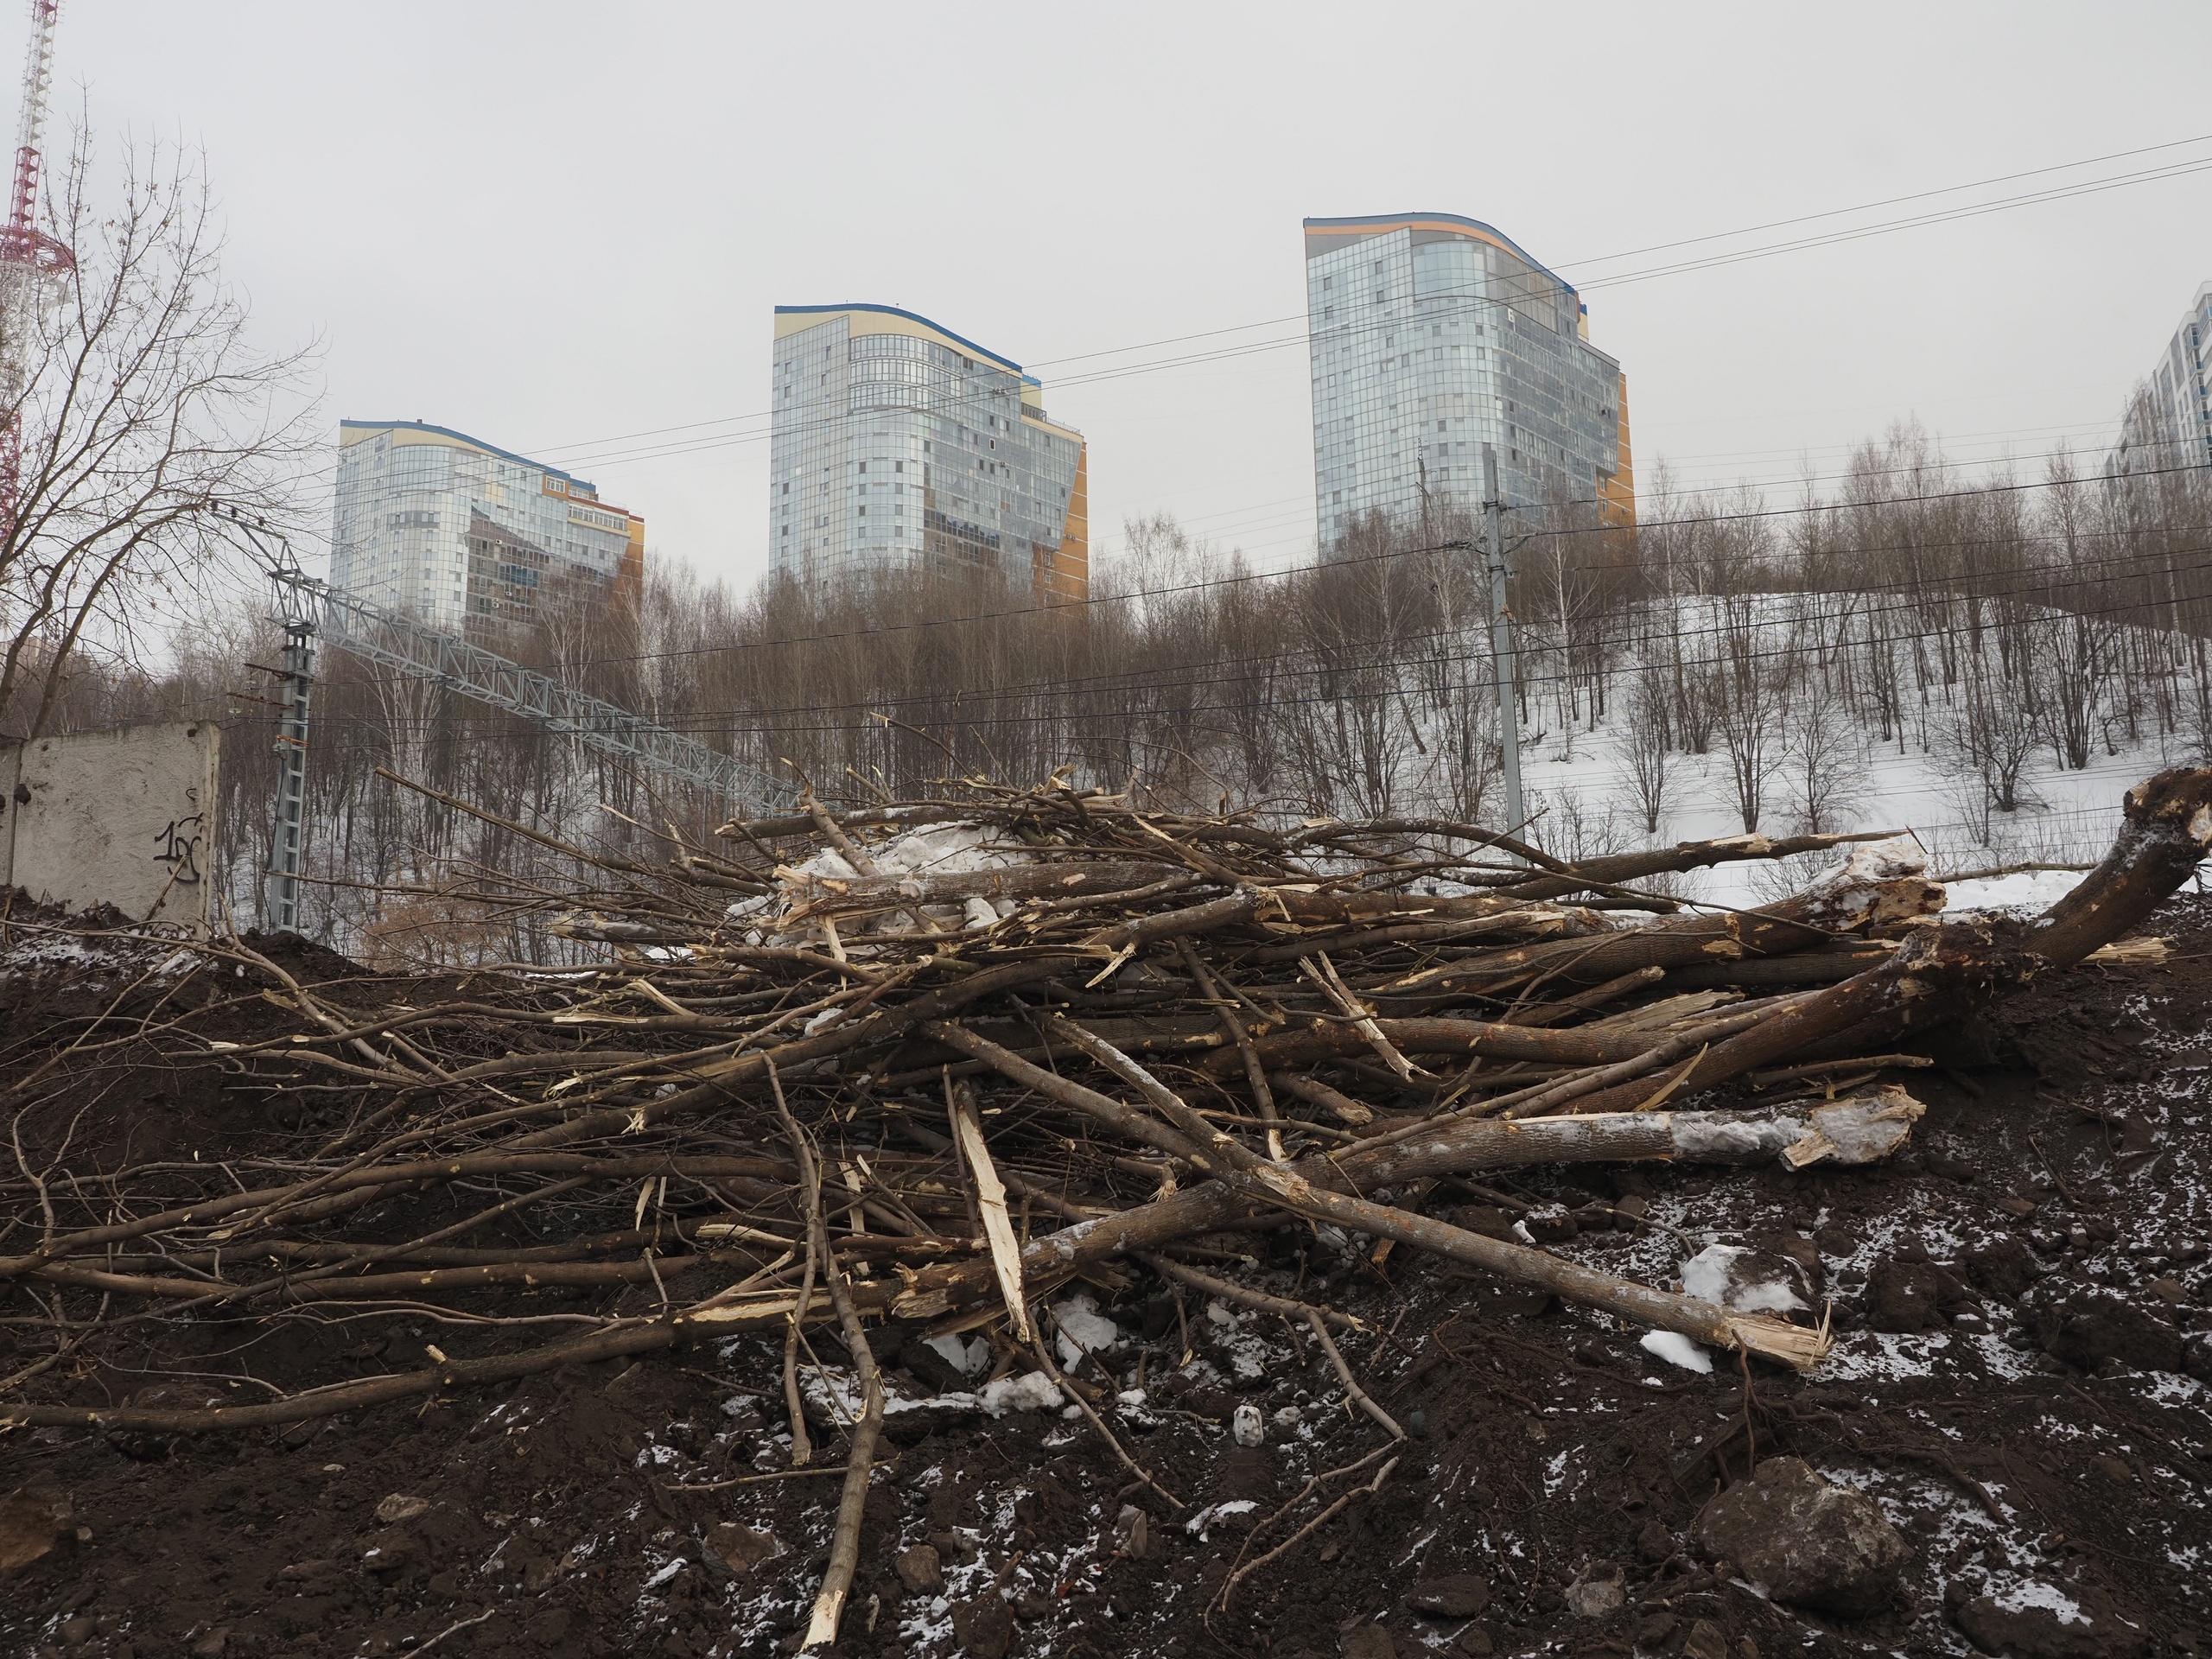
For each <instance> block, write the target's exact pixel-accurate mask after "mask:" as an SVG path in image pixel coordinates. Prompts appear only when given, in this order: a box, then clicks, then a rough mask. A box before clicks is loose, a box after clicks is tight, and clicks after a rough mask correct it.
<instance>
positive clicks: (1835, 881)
mask: <svg viewBox="0 0 2212 1659" xmlns="http://www.w3.org/2000/svg"><path fill="white" fill-rule="evenodd" d="M1927 873H1928V855H1927V854H1926V853H1925V852H1923V850H1922V849H1921V846H1920V843H1919V842H1917V841H1916V840H1915V839H1914V838H1913V837H1912V836H1889V837H1888V838H1887V839H1885V840H1883V841H1868V842H1860V843H1859V845H1858V846H1856V847H1853V849H1851V851H1850V852H1849V853H1848V854H1847V855H1845V857H1844V861H1843V862H1842V863H1840V864H1839V865H1838V866H1836V868H1834V869H1833V870H1830V871H1829V872H1828V873H1827V874H1826V875H1824V876H1822V877H1821V879H1820V880H1817V881H1815V882H1814V883H1813V885H1812V886H1811V887H1808V888H1807V889H1806V893H1807V895H1808V898H1810V899H1811V900H1812V913H1813V914H1814V915H1815V917H1817V918H1821V919H1822V920H1824V921H1827V922H1828V923H1830V924H1831V925H1837V926H1842V927H1859V926H1866V925H1871V924H1872V923H1875V922H1887V921H1905V920H1910V918H1913V917H1915V916H1925V915H1929V914H1931V913H1932V912H1936V911H1939V910H1941V909H1942V908H1943V906H1944V897H1945V895H1944V891H1943V889H1942V887H1941V886H1939V885H1938V884H1937V883H1936V882H1933V881H1929V880H1918V881H1916V880H1914V879H1913V878H1915V877H1925V875H1926V874H1927Z"/></svg>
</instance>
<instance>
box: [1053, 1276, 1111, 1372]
mask: <svg viewBox="0 0 2212 1659" xmlns="http://www.w3.org/2000/svg"><path fill="white" fill-rule="evenodd" d="M1052 1323H1053V1324H1054V1325H1056V1326H1057V1327H1058V1329H1057V1331H1056V1332H1055V1333H1054V1336H1053V1346H1054V1347H1056V1348H1057V1349H1058V1351H1059V1355H1060V1369H1061V1370H1068V1371H1071V1370H1075V1368H1076V1367H1077V1365H1079V1364H1081V1363H1083V1357H1084V1355H1085V1354H1086V1353H1090V1354H1097V1355H1099V1356H1100V1357H1104V1356H1105V1355H1108V1354H1110V1353H1112V1352H1113V1351H1115V1350H1116V1348H1118V1347H1120V1346H1121V1345H1122V1327H1121V1326H1119V1325H1116V1324H1115V1323H1114V1321H1113V1320H1111V1319H1108V1318H1107V1317H1106V1316H1105V1315H1104V1314H1103V1313H1100V1312H1099V1311H1098V1304H1097V1303H1096V1302H1094V1301H1092V1300H1091V1299H1090V1296H1089V1294H1084V1293H1078V1294H1076V1295H1073V1296H1071V1297H1069V1298H1068V1299H1067V1300H1065V1301H1064V1302H1062V1303H1060V1304H1059V1305H1058V1306H1057V1307H1055V1308H1053V1310H1052Z"/></svg>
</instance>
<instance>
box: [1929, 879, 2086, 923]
mask: <svg viewBox="0 0 2212 1659" xmlns="http://www.w3.org/2000/svg"><path fill="white" fill-rule="evenodd" d="M2083 874H2086V872H2083V871H2080V870H2019V871H2016V872H2015V873H2014V874H2011V875H1992V876H1984V877H1982V878H1981V879H1980V880H1974V881H1954V882H1952V883H1951V885H1950V887H1949V888H1948V892H1949V893H1950V903H1949V904H1948V906H1946V909H1948V911H1949V912H1951V913H1952V914H1954V915H1956V914H1959V913H1961V912H1967V911H1986V910H2048V909H2050V906H2053V905H2055V904H2056V903H2057V902H2058V901H2059V900H2060V899H2063V898H2064V897H2065V896H2066V895H2067V894H2068V893H2071V892H2073V891H2074V889H2075V887H2079V886H2081V885H2082V875H2083Z"/></svg>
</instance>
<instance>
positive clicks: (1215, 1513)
mask: <svg viewBox="0 0 2212 1659" xmlns="http://www.w3.org/2000/svg"><path fill="white" fill-rule="evenodd" d="M1259 1507H1260V1506H1259V1505H1258V1504H1257V1503H1254V1502H1253V1501H1252V1500H1251V1499H1250V1498H1249V1497H1231V1498H1226V1499H1224V1500H1223V1501H1222V1502H1221V1503H1209V1504H1207V1505H1206V1506H1205V1508H1204V1509H1203V1510H1199V1511H1198V1513H1197V1514H1196V1515H1194V1516H1191V1518H1190V1519H1189V1520H1187V1521H1185V1522H1183V1530H1184V1531H1185V1532H1187V1533H1190V1534H1192V1535H1194V1536H1196V1537H1197V1538H1198V1541H1200V1542H1201V1543H1203V1542H1205V1536H1206V1529H1207V1528H1209V1527H1211V1526H1212V1525H1213V1523H1214V1522H1217V1521H1220V1520H1224V1519H1226V1518H1227V1517H1228V1516H1232V1515H1249V1514H1250V1513H1251V1512H1252V1511H1253V1510H1256V1509H1258V1508H1259Z"/></svg>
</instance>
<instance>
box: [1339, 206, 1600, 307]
mask: <svg viewBox="0 0 2212 1659" xmlns="http://www.w3.org/2000/svg"><path fill="white" fill-rule="evenodd" d="M1408 219H1440V220H1442V221H1443V222H1444V223H1446V224H1447V225H1465V226H1466V227H1467V228H1468V229H1469V230H1471V231H1480V232H1482V233H1483V234H1484V236H1494V237H1496V238H1497V239H1498V240H1499V241H1501V242H1503V243H1504V244H1505V245H1506V246H1507V247H1509V248H1510V249H1512V250H1513V251H1514V252H1515V253H1516V254H1517V255H1519V256H1520V257H1522V259H1525V260H1527V261H1528V262H1529V264H1531V265H1534V266H1535V268H1536V269H1537V270H1541V271H1542V272H1543V273H1544V275H1545V276H1547V277H1550V278H1551V279H1552V281H1554V282H1555V283H1558V284H1559V285H1560V287H1561V288H1563V289H1566V290H1567V292H1568V293H1570V294H1573V295H1575V296H1576V297H1577V299H1578V300H1579V299H1580V292H1579V290H1577V289H1576V288H1575V286H1574V284H1573V283H1570V282H1568V281H1567V278H1566V277H1562V276H1560V274H1559V272H1557V271H1555V270H1553V269H1552V268H1551V267H1550V266H1549V265H1548V264H1545V263H1544V262H1543V261H1542V260H1541V259H1539V258H1537V257H1536V256H1535V254H1533V253H1530V252H1529V250H1528V249H1526V248H1524V247H1522V245H1520V244H1519V243H1518V242H1516V241H1515V240H1514V239H1513V238H1511V237H1510V236H1508V235H1507V234H1506V233H1505V232H1503V231H1501V230H1499V229H1498V228H1497V226H1495V225H1485V224H1484V223H1483V221H1482V220H1480V219H1469V218H1468V217H1467V216H1466V215H1465V213H1354V214H1351V216H1350V217H1348V218H1344V219H1306V220H1305V221H1304V224H1305V226H1306V228H1308V229H1311V228H1312V227H1313V226H1316V225H1319V226H1324V227H1325V228H1332V229H1333V228H1338V227H1349V226H1357V225H1376V226H1382V225H1402V224H1404V223H1405V222H1406V221H1407V220H1408Z"/></svg>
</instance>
